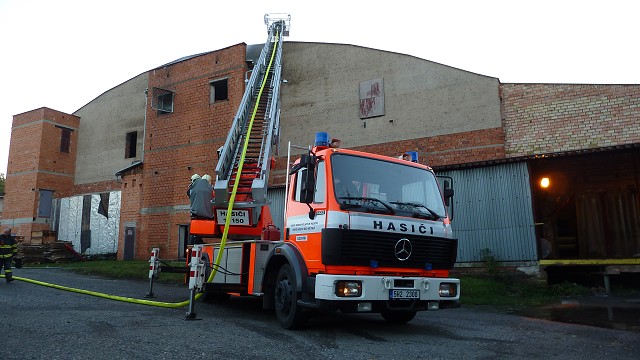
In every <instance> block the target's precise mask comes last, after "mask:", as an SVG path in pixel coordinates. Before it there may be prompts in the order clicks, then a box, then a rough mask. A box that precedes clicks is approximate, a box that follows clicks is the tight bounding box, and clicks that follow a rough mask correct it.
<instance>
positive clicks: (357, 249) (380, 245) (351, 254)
mask: <svg viewBox="0 0 640 360" xmlns="http://www.w3.org/2000/svg"><path fill="white" fill-rule="evenodd" d="M403 238H404V239H408V240H409V241H410V242H411V256H409V257H408V258H407V259H406V260H404V261H401V260H399V259H398V257H397V256H396V244H397V243H398V241H399V240H400V239H403ZM457 248H458V240H457V239H444V238H439V237H432V236H417V235H408V234H396V233H384V232H374V231H366V230H342V229H323V230H322V262H323V264H324V265H356V266H372V264H377V266H378V267H396V268H411V269H434V270H444V269H451V268H453V265H454V264H455V260H456V254H457ZM400 257H402V256H400Z"/></svg>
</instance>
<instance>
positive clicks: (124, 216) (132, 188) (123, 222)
mask: <svg viewBox="0 0 640 360" xmlns="http://www.w3.org/2000/svg"><path fill="white" fill-rule="evenodd" d="M143 179H144V177H143V173H142V169H141V168H139V167H138V168H135V169H132V170H131V171H129V172H128V173H127V174H126V175H125V176H123V178H122V184H121V185H122V187H121V191H122V192H121V197H120V199H121V200H120V201H121V202H120V228H119V234H118V260H122V259H123V257H124V239H125V233H124V230H125V227H134V228H135V229H136V233H135V239H136V244H140V243H141V242H140V241H139V237H140V233H141V230H142V229H141V228H140V227H141V222H140V219H141V215H140V208H141V206H142V195H143V192H144V188H143V186H142V184H143ZM142 250H145V251H146V247H145V248H141V249H134V253H135V254H137V255H140V258H143V257H144V256H142V255H143V252H142Z"/></svg>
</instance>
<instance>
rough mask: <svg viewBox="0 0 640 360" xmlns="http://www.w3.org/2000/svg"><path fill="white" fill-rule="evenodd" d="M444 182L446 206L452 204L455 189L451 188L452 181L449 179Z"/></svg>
mask: <svg viewBox="0 0 640 360" xmlns="http://www.w3.org/2000/svg"><path fill="white" fill-rule="evenodd" d="M443 184H444V191H443V194H442V195H443V197H444V204H445V205H446V206H449V204H451V198H453V194H454V191H453V189H452V188H451V183H450V182H449V180H445V181H444V182H443Z"/></svg>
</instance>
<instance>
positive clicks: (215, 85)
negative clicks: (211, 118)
mask: <svg viewBox="0 0 640 360" xmlns="http://www.w3.org/2000/svg"><path fill="white" fill-rule="evenodd" d="M228 80H229V79H222V80H216V81H212V82H210V83H209V88H210V93H209V103H210V104H214V103H216V102H218V101H226V100H229V89H228Z"/></svg>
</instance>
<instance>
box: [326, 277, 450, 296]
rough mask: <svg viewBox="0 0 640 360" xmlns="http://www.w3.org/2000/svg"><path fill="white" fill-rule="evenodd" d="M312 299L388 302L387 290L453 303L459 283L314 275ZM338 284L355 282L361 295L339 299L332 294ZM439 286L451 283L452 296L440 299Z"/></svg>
mask: <svg viewBox="0 0 640 360" xmlns="http://www.w3.org/2000/svg"><path fill="white" fill-rule="evenodd" d="M315 280H316V281H315V298H316V299H319V300H333V301H388V300H392V299H391V298H390V294H391V290H418V291H419V292H420V295H419V296H420V297H419V298H416V299H414V300H419V301H457V300H458V299H459V298H460V280H458V279H453V278H430V277H402V276H364V275H330V274H318V275H316V279H315ZM338 281H359V282H361V284H362V292H361V294H360V295H359V296H353V297H341V296H337V295H336V293H335V284H336V282H338ZM441 284H454V285H455V288H456V293H455V295H454V296H442V295H441V294H440V292H439V290H440V287H441Z"/></svg>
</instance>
